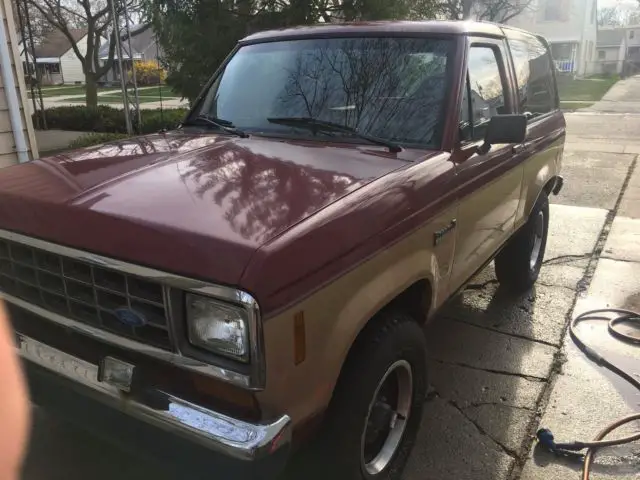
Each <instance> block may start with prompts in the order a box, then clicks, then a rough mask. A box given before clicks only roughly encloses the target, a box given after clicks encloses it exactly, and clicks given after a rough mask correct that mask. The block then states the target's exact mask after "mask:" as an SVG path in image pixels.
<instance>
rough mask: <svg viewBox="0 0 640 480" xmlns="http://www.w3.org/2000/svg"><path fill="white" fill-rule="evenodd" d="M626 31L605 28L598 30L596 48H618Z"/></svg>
mask: <svg viewBox="0 0 640 480" xmlns="http://www.w3.org/2000/svg"><path fill="white" fill-rule="evenodd" d="M625 33H626V29H624V28H607V29H599V30H598V39H597V41H596V46H597V47H619V46H620V44H621V43H622V41H623V40H624V36H625Z"/></svg>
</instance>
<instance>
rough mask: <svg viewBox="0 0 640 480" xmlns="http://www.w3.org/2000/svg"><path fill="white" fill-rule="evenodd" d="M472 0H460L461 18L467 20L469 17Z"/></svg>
mask: <svg viewBox="0 0 640 480" xmlns="http://www.w3.org/2000/svg"><path fill="white" fill-rule="evenodd" d="M472 6H473V0H462V19H463V20H469V19H470V17H471V7H472Z"/></svg>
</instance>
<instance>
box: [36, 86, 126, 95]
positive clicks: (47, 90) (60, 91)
mask: <svg viewBox="0 0 640 480" xmlns="http://www.w3.org/2000/svg"><path fill="white" fill-rule="evenodd" d="M111 90H117V88H114V87H106V88H100V89H99V90H98V92H105V91H111ZM34 91H35V90H34ZM28 92H29V98H31V90H29V91H28ZM84 94H85V88H84V85H66V86H50V87H49V86H47V87H42V96H43V97H62V96H67V95H84ZM36 95H37V91H36Z"/></svg>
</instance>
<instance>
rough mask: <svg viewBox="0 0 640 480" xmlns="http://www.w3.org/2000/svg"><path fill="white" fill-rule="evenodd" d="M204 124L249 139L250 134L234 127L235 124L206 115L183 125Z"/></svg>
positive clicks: (198, 116)
mask: <svg viewBox="0 0 640 480" xmlns="http://www.w3.org/2000/svg"><path fill="white" fill-rule="evenodd" d="M203 123H204V124H206V125H211V126H213V127H217V128H219V129H220V130H224V131H225V132H227V133H230V134H232V135H237V136H238V137H240V138H249V134H248V133H246V132H243V131H242V130H239V129H238V128H236V127H235V126H234V125H233V123H231V122H230V121H229V120H223V119H221V118H215V117H212V116H210V115H207V114H205V113H201V114H200V115H197V116H196V117H194V118H192V119H189V120H187V121H186V122H184V123H183V125H198V124H203Z"/></svg>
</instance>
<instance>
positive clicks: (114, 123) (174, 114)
mask: <svg viewBox="0 0 640 480" xmlns="http://www.w3.org/2000/svg"><path fill="white" fill-rule="evenodd" d="M186 113H187V110H186V109H184V108H176V109H169V110H162V111H161V110H160V109H153V110H142V111H141V117H142V129H141V132H140V133H143V134H145V133H155V132H157V131H159V130H162V129H165V128H166V129H171V128H174V127H175V126H176V125H177V124H178V123H180V122H181V121H182V119H183V118H184V116H185V115H186ZM36 116H39V115H38V114H34V115H32V119H33V122H34V125H38V119H37V118H36ZM45 116H46V119H47V127H48V128H50V129H54V130H73V131H77V132H100V133H127V127H126V123H125V120H124V110H123V109H121V108H113V107H109V106H107V105H99V106H98V107H86V106H84V105H78V106H67V107H53V108H47V109H46V110H45ZM135 127H136V126H135V125H134V128H135Z"/></svg>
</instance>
